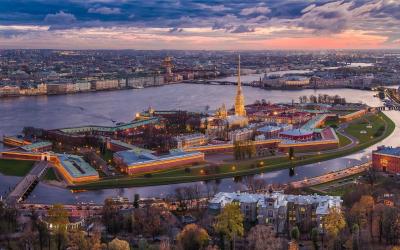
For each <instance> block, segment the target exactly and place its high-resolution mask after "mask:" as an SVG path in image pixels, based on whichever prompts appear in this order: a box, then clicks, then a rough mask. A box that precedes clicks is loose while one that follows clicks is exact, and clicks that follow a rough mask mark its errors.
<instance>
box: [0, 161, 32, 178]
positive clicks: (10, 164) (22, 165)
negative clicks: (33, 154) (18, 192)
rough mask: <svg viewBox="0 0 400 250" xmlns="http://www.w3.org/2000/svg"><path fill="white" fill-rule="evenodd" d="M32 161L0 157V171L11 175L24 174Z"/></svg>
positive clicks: (30, 167)
mask: <svg viewBox="0 0 400 250" xmlns="http://www.w3.org/2000/svg"><path fill="white" fill-rule="evenodd" d="M33 164H34V162H32V161H17V160H6V159H0V173H2V174H4V175H11V176H25V175H26V174H27V173H29V171H30V170H31V169H32V166H33Z"/></svg>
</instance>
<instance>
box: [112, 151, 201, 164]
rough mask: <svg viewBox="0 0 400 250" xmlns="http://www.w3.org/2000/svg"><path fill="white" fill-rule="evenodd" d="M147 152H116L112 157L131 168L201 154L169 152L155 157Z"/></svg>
mask: <svg viewBox="0 0 400 250" xmlns="http://www.w3.org/2000/svg"><path fill="white" fill-rule="evenodd" d="M147 151H148V150H145V151H143V152H138V151H134V150H125V151H119V152H116V153H114V155H116V156H117V157H119V158H121V159H122V160H123V162H124V163H125V164H126V165H128V166H131V165H137V164H143V163H151V162H156V161H163V160H172V159H181V158H185V157H188V156H194V155H199V154H203V153H200V152H184V151H181V150H171V151H170V152H169V154H165V155H155V154H153V153H151V152H147Z"/></svg>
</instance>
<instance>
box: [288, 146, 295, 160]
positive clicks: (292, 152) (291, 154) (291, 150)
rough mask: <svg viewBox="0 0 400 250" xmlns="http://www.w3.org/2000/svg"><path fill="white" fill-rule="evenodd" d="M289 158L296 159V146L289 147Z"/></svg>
mask: <svg viewBox="0 0 400 250" xmlns="http://www.w3.org/2000/svg"><path fill="white" fill-rule="evenodd" d="M289 160H294V148H293V147H290V148H289Z"/></svg>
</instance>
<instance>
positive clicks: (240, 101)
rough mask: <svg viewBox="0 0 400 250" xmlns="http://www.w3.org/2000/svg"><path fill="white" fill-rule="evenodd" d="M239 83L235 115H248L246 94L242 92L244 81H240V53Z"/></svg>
mask: <svg viewBox="0 0 400 250" xmlns="http://www.w3.org/2000/svg"><path fill="white" fill-rule="evenodd" d="M237 80H238V83H237V92H236V98H235V115H238V116H246V109H245V108H244V96H243V92H242V83H241V81H240V55H239V57H238V79H237Z"/></svg>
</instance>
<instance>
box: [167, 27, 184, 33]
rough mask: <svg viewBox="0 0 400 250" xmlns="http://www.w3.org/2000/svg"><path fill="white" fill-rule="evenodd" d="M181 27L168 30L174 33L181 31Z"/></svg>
mask: <svg viewBox="0 0 400 250" xmlns="http://www.w3.org/2000/svg"><path fill="white" fill-rule="evenodd" d="M182 31H183V29H182V28H178V27H174V28H171V29H169V30H168V32H169V33H176V32H182Z"/></svg>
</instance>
